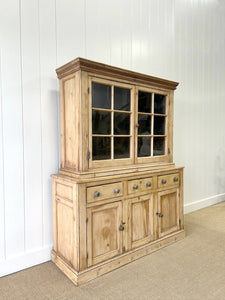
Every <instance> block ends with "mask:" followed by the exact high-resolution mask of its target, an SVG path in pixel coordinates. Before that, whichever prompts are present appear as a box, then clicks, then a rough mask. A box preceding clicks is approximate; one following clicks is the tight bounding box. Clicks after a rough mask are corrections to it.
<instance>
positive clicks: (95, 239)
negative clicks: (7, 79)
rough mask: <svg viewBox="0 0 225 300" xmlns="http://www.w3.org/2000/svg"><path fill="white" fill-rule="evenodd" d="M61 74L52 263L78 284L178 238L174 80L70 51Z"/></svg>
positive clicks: (179, 197) (180, 172)
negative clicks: (72, 57) (70, 58)
mask: <svg viewBox="0 0 225 300" xmlns="http://www.w3.org/2000/svg"><path fill="white" fill-rule="evenodd" d="M56 72H57V75H58V78H59V82H60V124H61V166H60V171H59V174H57V175H53V176H52V178H53V189H52V191H53V236H54V248H53V250H52V260H53V262H54V263H55V264H56V265H57V266H58V267H59V268H60V269H61V270H62V271H63V272H64V273H65V274H66V275H67V276H68V277H69V278H70V279H71V280H72V281H73V282H74V283H75V284H77V285H79V284H82V283H85V282H87V281H89V280H91V279H93V278H96V277H97V276H100V275H102V274H104V273H106V272H109V271H111V270H114V269H115V268H118V267H120V266H122V265H124V264H127V263H129V262H131V261H133V260H135V259H138V258H140V257H142V256H144V255H147V254H149V253H151V252H153V251H155V250H158V249H160V248H162V247H165V246H166V245H169V244H171V243H173V242H175V241H178V240H180V239H182V238H183V237H184V229H183V168H182V167H176V166H175V165H174V163H173V99H174V90H175V89H176V87H177V85H178V83H176V82H173V81H169V80H165V79H160V78H156V77H152V76H148V75H144V74H140V73H136V72H132V71H128V70H124V69H121V68H117V67H112V66H109V65H105V64H101V63H97V62H93V61H89V60H86V59H83V58H77V59H75V60H73V61H71V62H69V63H67V64H65V65H64V66H62V67H60V68H58V69H57V70H56Z"/></svg>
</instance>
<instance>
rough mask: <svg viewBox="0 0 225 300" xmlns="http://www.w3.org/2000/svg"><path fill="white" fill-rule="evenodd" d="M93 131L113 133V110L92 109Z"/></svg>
mask: <svg viewBox="0 0 225 300" xmlns="http://www.w3.org/2000/svg"><path fill="white" fill-rule="evenodd" d="M92 133H93V134H111V112H107V111H99V110H92Z"/></svg>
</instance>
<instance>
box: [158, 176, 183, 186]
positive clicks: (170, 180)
mask: <svg viewBox="0 0 225 300" xmlns="http://www.w3.org/2000/svg"><path fill="white" fill-rule="evenodd" d="M179 182H180V176H179V173H175V174H170V175H162V176H158V188H164V187H166V188H167V187H174V186H178V185H179Z"/></svg>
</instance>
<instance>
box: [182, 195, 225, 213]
mask: <svg viewBox="0 0 225 300" xmlns="http://www.w3.org/2000/svg"><path fill="white" fill-rule="evenodd" d="M223 201H225V194H219V195H216V196H213V197H209V198H205V199H201V200H199V201H195V202H191V203H188V204H184V214H188V213H190V212H193V211H195V210H198V209H201V208H205V207H208V206H211V205H214V204H217V203H220V202H223Z"/></svg>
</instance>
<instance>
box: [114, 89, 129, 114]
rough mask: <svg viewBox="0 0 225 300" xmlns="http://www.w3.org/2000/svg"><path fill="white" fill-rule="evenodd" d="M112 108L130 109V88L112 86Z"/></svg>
mask: <svg viewBox="0 0 225 300" xmlns="http://www.w3.org/2000/svg"><path fill="white" fill-rule="evenodd" d="M114 109H115V110H125V111H130V90H129V89H124V88H119V87H116V86H115V87H114Z"/></svg>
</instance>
